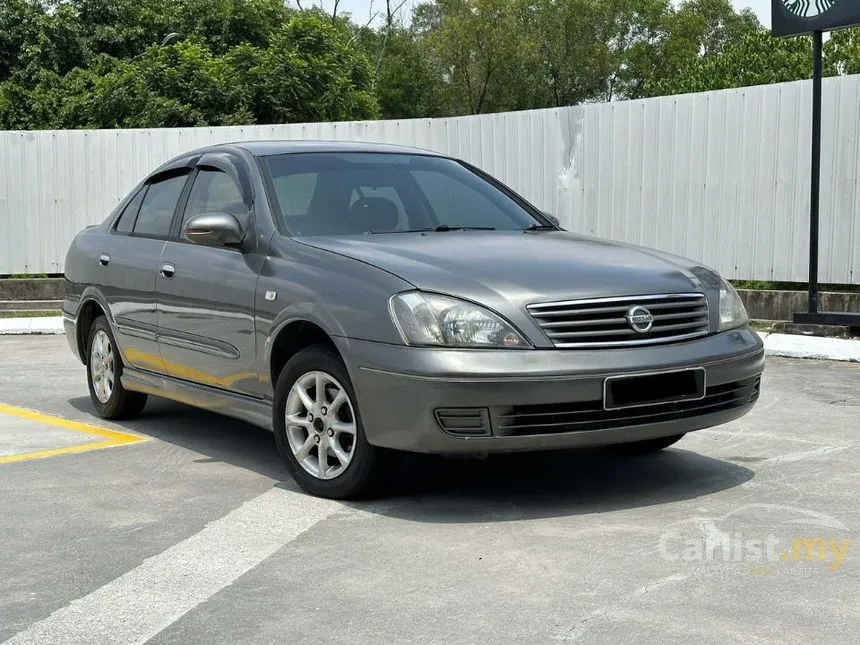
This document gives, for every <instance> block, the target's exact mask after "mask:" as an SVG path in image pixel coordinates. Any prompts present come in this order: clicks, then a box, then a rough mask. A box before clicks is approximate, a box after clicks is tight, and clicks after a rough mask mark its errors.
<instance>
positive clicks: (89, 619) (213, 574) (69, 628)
mask: <svg viewBox="0 0 860 645" xmlns="http://www.w3.org/2000/svg"><path fill="white" fill-rule="evenodd" d="M341 508H343V506H342V505H341V504H338V503H337V502H332V501H328V500H323V499H318V498H315V497H310V496H308V495H302V494H300V493H293V492H290V491H286V490H283V489H280V488H275V489H272V490H270V491H268V492H266V493H263V494H262V495H260V496H259V497H255V498H254V499H252V500H249V501H248V502H245V503H244V504H243V505H242V506H240V507H239V508H237V509H236V510H234V511H232V512H231V513H229V514H228V515H226V516H224V517H223V518H221V519H219V520H216V521H214V522H212V523H210V524H208V525H207V526H206V528H204V529H203V530H202V531H200V532H199V533H197V534H195V535H192V536H191V537H190V538H188V539H187V540H184V541H183V542H180V543H179V544H176V545H175V546H172V547H171V548H169V549H167V550H166V551H163V552H162V553H159V554H158V555H156V556H153V557H151V558H149V559H147V560H144V561H143V562H142V563H141V564H140V566H138V567H137V568H135V569H132V570H131V571H129V572H128V573H126V574H124V575H122V576H120V577H119V578H117V579H116V580H113V581H112V582H109V583H108V584H106V585H104V586H103V587H101V588H99V589H96V590H95V591H93V592H92V593H90V594H88V595H86V596H84V597H82V598H79V599H77V600H73V601H72V602H71V603H70V604H69V605H66V606H65V607H63V608H62V609H58V610H57V611H55V612H54V613H53V614H51V615H50V616H48V617H47V618H45V619H44V620H41V621H39V622H37V623H34V624H33V625H31V626H30V627H28V628H27V629H25V630H24V631H22V632H20V633H18V634H16V635H15V636H13V637H12V638H10V639H9V640H7V641H6V645H31V644H36V643H38V644H39V645H43V644H44V643H63V644H64V645H77V644H81V645H83V644H86V645H95V644H98V645H114V644H116V645H131V644H132V643H145V642H146V641H148V640H149V639H150V638H152V637H153V636H155V635H156V634H158V633H159V632H160V631H162V630H163V629H165V628H166V627H168V626H170V625H171V624H173V623H174V622H176V621H177V620H178V619H179V618H180V617H182V616H183V615H184V614H185V613H187V612H189V611H191V610H192V609H194V607H196V606H197V605H199V604H200V603H202V602H205V601H206V600H207V599H209V598H211V597H212V596H213V595H215V594H216V593H217V592H218V591H220V590H221V589H223V588H224V587H226V586H227V585H229V584H230V583H231V582H233V581H234V580H236V578H238V577H239V576H241V575H242V574H243V573H245V572H247V571H249V570H250V569H252V568H253V567H255V566H256V565H258V564H259V563H260V562H262V561H263V560H265V559H266V558H268V557H269V556H271V555H272V554H274V553H275V552H276V551H277V550H278V549H280V548H281V547H283V546H284V545H286V544H288V543H290V542H292V541H293V540H295V539H296V538H297V537H298V536H300V535H301V534H302V533H304V532H305V531H307V530H308V529H310V528H311V527H312V526H314V525H315V524H316V523H317V522H319V521H320V520H323V519H325V518H326V517H328V516H329V515H331V514H332V513H334V512H335V511H337V510H339V509H341Z"/></svg>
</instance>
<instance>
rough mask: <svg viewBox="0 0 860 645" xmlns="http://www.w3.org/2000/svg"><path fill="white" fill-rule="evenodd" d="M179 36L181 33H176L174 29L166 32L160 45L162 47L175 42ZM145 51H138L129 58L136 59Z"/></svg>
mask: <svg viewBox="0 0 860 645" xmlns="http://www.w3.org/2000/svg"><path fill="white" fill-rule="evenodd" d="M180 38H182V34H178V33H176V32H175V31H171V32H170V33H169V34H167V35H166V36H165V37H164V38H163V39H162V41H161V46H162V47H167V46H168V45H172V44H173V43H175V42H176V41H177V40H179V39H180ZM145 53H146V51H142V52H140V53H139V54H138V55H137V56H132V58H131V60H137V59H138V58H140V57H141V56H143V55H144V54H145Z"/></svg>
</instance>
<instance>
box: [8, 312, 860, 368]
mask: <svg viewBox="0 0 860 645" xmlns="http://www.w3.org/2000/svg"><path fill="white" fill-rule="evenodd" d="M63 333H65V331H64V328H63V317H62V316H56V317H46V318H0V335H24V334H63ZM758 335H759V336H761V338H762V340H763V341H764V352H765V355H767V356H782V357H785V358H811V359H823V360H830V361H848V362H851V363H860V340H846V339H844V338H821V337H818V336H797V335H792V334H772V333H765V332H758Z"/></svg>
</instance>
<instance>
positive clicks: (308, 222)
mask: <svg viewBox="0 0 860 645" xmlns="http://www.w3.org/2000/svg"><path fill="white" fill-rule="evenodd" d="M265 167H266V169H267V171H268V172H269V175H270V178H271V180H272V185H273V186H274V188H275V194H276V196H277V201H278V207H279V209H280V216H281V219H282V223H283V225H284V227H285V228H286V229H287V230H288V231H289V232H290V233H291V234H292V235H296V236H313V235H360V234H363V233H368V232H370V233H397V232H405V231H411V230H425V229H432V228H435V227H436V226H439V225H447V226H450V227H452V228H459V227H467V228H491V229H496V230H521V229H523V228H526V227H528V226H530V225H532V224H535V223H538V222H537V220H536V219H535V218H534V217H533V216H532V215H531V214H530V213H529V211H528V210H527V209H526V207H525V206H524V205H522V204H520V203H519V202H518V201H517V200H515V199H514V198H512V197H510V196H509V195H507V194H506V193H505V192H503V191H502V190H500V189H499V188H497V187H496V186H495V185H493V184H492V183H490V182H489V181H486V180H485V179H484V178H482V177H481V176H479V175H477V174H476V173H474V172H472V171H471V170H469V169H468V168H467V167H465V166H464V165H462V164H460V163H459V162H457V161H454V160H452V159H446V158H441V157H432V156H424V155H404V154H377V153H306V154H283V155H276V156H272V157H267V158H266V161H265Z"/></svg>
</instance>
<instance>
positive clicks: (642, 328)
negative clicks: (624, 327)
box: [624, 305, 654, 334]
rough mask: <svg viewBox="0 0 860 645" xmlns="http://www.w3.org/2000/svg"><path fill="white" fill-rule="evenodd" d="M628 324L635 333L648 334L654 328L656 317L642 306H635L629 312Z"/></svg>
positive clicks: (627, 316)
mask: <svg viewBox="0 0 860 645" xmlns="http://www.w3.org/2000/svg"><path fill="white" fill-rule="evenodd" d="M624 317H625V318H626V319H627V324H628V325H630V327H631V328H632V329H633V331H635V332H638V333H640V334H646V333H648V332H649V331H651V327H653V326H654V315H653V314H652V313H651V312H650V311H648V310H647V309H646V308H645V307H643V306H641V305H635V306H633V307H630V309H628V310H627V315H626V316H624Z"/></svg>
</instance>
